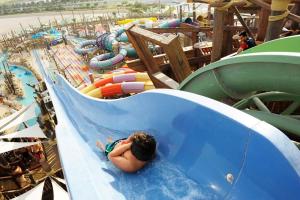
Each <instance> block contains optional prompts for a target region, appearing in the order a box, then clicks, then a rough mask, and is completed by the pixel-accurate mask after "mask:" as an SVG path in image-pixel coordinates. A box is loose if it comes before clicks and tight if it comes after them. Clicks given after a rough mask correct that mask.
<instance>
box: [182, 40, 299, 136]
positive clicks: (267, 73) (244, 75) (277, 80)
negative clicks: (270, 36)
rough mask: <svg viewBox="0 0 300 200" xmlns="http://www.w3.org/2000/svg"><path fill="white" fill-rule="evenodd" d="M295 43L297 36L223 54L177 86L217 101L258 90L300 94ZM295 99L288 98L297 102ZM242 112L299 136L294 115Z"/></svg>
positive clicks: (250, 93)
mask: <svg viewBox="0 0 300 200" xmlns="http://www.w3.org/2000/svg"><path fill="white" fill-rule="evenodd" d="M299 43H300V37H299V36H294V37H288V38H283V39H278V40H274V41H270V42H267V43H264V44H261V45H259V46H257V47H254V48H251V49H249V50H247V51H245V52H243V53H241V54H239V55H237V56H234V57H227V58H226V59H222V60H220V61H218V62H215V63H212V64H210V65H208V66H206V67H203V68H201V69H199V70H197V71H196V72H195V73H193V74H191V75H190V76H189V77H187V78H186V79H185V80H184V81H183V82H182V83H181V84H180V86H179V89H180V90H184V91H188V92H192V93H196V94H200V95H204V96H207V97H210V98H213V99H216V100H219V101H226V99H228V98H233V99H237V100H239V99H244V98H251V97H253V98H251V99H254V98H256V97H255V96H253V94H255V93H257V92H261V91H264V92H269V91H276V92H283V93H286V94H293V95H300V87H298V85H299V84H300V78H299V77H300V67H299V66H300V47H299ZM298 99H299V98H297V99H296V100H294V99H291V101H292V102H295V105H296V104H300V101H299V100H298ZM256 100H257V98H256ZM258 101H259V100H258ZM258 104H260V103H259V102H258ZM262 106H263V105H262ZM262 109H264V108H262ZM246 112H248V113H249V114H251V115H253V116H255V117H259V118H260V119H261V120H264V121H267V122H269V123H271V124H273V125H276V127H278V128H280V129H282V130H285V131H288V132H291V133H293V134H294V135H297V137H300V123H299V120H297V119H295V118H294V117H291V116H280V115H277V114H272V113H262V112H256V111H251V112H250V111H246ZM267 112H268V111H267Z"/></svg>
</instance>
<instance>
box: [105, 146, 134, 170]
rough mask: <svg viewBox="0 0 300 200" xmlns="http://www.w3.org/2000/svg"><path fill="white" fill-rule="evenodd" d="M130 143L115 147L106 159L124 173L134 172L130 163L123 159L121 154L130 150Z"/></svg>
mask: <svg viewBox="0 0 300 200" xmlns="http://www.w3.org/2000/svg"><path fill="white" fill-rule="evenodd" d="M131 144H132V143H131V142H130V143H126V144H123V145H120V146H118V147H116V148H115V149H114V150H113V151H112V152H110V153H109V154H108V159H109V160H110V161H111V162H112V163H113V164H114V165H115V166H116V167H118V168H119V169H121V170H123V171H125V172H134V171H136V169H135V168H134V166H133V165H132V163H131V162H130V161H128V160H127V159H126V158H125V157H123V156H122V155H123V153H124V152H126V151H127V150H129V149H130V147H131Z"/></svg>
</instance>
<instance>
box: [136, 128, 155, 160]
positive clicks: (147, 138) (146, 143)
mask: <svg viewBox="0 0 300 200" xmlns="http://www.w3.org/2000/svg"><path fill="white" fill-rule="evenodd" d="M131 137H132V145H131V152H132V154H133V155H134V156H135V157H136V158H137V159H138V160H141V161H150V160H152V159H153V158H154V157H155V151H156V141H155V139H154V137H153V136H151V135H148V134H146V133H145V132H136V133H134V135H133V136H131Z"/></svg>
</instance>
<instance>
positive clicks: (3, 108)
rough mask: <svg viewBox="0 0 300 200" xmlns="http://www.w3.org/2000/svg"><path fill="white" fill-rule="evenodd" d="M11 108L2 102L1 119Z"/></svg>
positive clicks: (0, 105) (0, 108)
mask: <svg viewBox="0 0 300 200" xmlns="http://www.w3.org/2000/svg"><path fill="white" fill-rule="evenodd" d="M9 110H10V108H9V107H8V106H6V105H3V104H0V120H1V119H2V118H3V117H4V116H5V113H7V112H9Z"/></svg>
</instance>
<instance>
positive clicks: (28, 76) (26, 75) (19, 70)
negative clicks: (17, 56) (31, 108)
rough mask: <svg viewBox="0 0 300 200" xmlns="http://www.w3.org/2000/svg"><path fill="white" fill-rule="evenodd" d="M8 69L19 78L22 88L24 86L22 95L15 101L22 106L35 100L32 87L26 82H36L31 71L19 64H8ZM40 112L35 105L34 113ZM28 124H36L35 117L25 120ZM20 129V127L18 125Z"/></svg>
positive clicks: (37, 114)
mask: <svg viewBox="0 0 300 200" xmlns="http://www.w3.org/2000/svg"><path fill="white" fill-rule="evenodd" d="M9 71H11V72H12V73H13V74H15V75H16V77H17V78H18V79H20V80H21V82H22V85H23V88H24V97H23V98H17V101H18V102H19V103H21V104H22V105H23V106H28V105H30V104H31V103H32V102H35V99H34V97H35V96H36V95H35V93H34V89H33V88H32V87H30V86H28V85H27V84H26V83H28V84H30V85H35V84H37V83H38V81H37V79H36V78H35V76H34V75H33V74H32V72H31V71H29V70H27V69H25V68H23V67H21V66H10V68H9ZM40 113H41V111H40V108H39V107H38V106H36V108H35V114H36V116H39V114H40ZM26 123H27V124H28V125H29V126H33V125H35V124H36V118H33V119H30V120H28V121H27V122H26ZM20 128H21V129H22V127H20Z"/></svg>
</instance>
